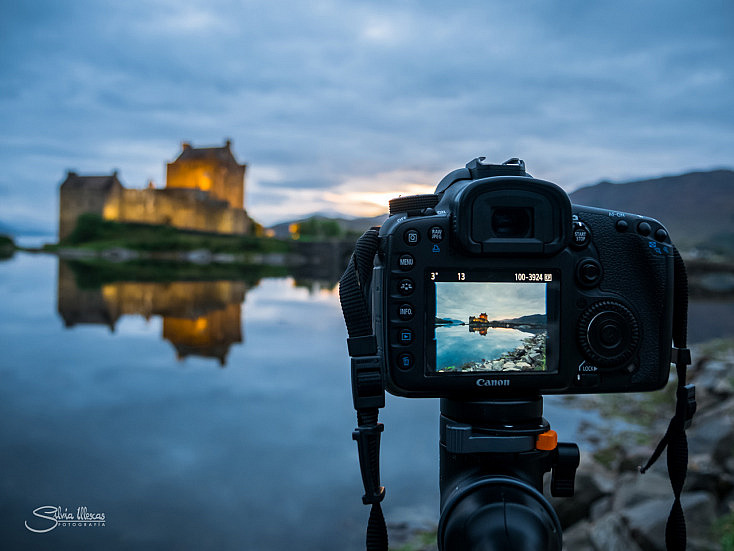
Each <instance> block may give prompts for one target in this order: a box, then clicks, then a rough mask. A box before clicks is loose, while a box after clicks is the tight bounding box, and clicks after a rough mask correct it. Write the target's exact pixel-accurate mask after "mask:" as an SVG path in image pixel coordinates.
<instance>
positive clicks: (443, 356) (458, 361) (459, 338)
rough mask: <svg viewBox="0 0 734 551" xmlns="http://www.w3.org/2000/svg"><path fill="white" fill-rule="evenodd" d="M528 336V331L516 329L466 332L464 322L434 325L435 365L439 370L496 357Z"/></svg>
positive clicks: (494, 328)
mask: <svg viewBox="0 0 734 551" xmlns="http://www.w3.org/2000/svg"><path fill="white" fill-rule="evenodd" d="M532 336H533V335H532V333H525V332H524V331H518V330H517V329H505V328H496V327H488V328H485V330H484V331H482V332H479V331H470V330H469V326H468V325H444V326H437V327H436V364H437V366H436V368H437V369H438V370H442V369H445V368H446V367H449V366H454V367H461V366H462V365H464V364H466V363H469V362H479V361H483V360H484V359H487V360H496V359H497V358H499V357H500V356H502V354H504V353H505V352H510V351H512V350H514V349H515V348H516V347H517V346H519V345H520V344H522V342H523V341H524V340H525V339H527V338H528V337H532Z"/></svg>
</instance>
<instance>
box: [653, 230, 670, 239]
mask: <svg viewBox="0 0 734 551" xmlns="http://www.w3.org/2000/svg"><path fill="white" fill-rule="evenodd" d="M667 238H668V232H666V231H665V230H664V229H663V228H660V229H659V230H658V231H656V232H655V239H657V240H658V241H665V240H666V239H667Z"/></svg>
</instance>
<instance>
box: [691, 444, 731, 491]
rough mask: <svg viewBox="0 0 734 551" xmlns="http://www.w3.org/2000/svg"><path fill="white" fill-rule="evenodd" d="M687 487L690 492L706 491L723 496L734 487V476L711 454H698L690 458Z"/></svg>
mask: <svg viewBox="0 0 734 551" xmlns="http://www.w3.org/2000/svg"><path fill="white" fill-rule="evenodd" d="M685 489H686V491H688V492H694V491H705V492H710V493H712V494H715V495H716V496H718V497H723V496H725V495H727V494H728V493H729V492H731V491H732V490H733V489H734V477H732V475H731V474H729V473H727V472H725V471H724V467H723V466H722V465H720V464H718V463H717V462H716V461H714V460H713V458H712V457H711V456H710V455H709V454H706V453H701V454H696V455H692V456H691V457H689V459H688V475H687V476H686V485H685Z"/></svg>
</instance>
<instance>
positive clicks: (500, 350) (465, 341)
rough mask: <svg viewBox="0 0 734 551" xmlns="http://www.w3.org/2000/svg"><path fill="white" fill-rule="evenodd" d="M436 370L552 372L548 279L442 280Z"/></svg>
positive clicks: (438, 294) (439, 284) (438, 289)
mask: <svg viewBox="0 0 734 551" xmlns="http://www.w3.org/2000/svg"><path fill="white" fill-rule="evenodd" d="M435 335H436V371H437V372H441V373H467V372H478V371H479V372H487V371H489V372H492V371H494V372H500V371H501V372H538V371H546V370H547V367H546V340H547V337H548V319H547V309H546V284H545V283H514V282H484V281H483V282H461V283H458V282H447V281H437V282H436V319H435Z"/></svg>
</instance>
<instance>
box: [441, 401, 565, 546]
mask: <svg viewBox="0 0 734 551" xmlns="http://www.w3.org/2000/svg"><path fill="white" fill-rule="evenodd" d="M542 414H543V398H542V397H541V396H533V397H528V398H521V399H512V398H510V399H497V400H491V401H486V402H460V401H456V400H449V399H446V398H444V399H441V441H440V461H441V466H440V478H439V484H440V490H441V519H440V522H439V525H438V547H439V549H440V550H442V551H453V550H457V549H461V550H466V551H500V550H503V551H537V550H538V549H543V550H548V551H561V547H562V531H561V523H560V521H559V519H558V515H557V514H556V512H555V511H554V509H553V507H552V506H551V504H550V503H549V502H548V500H547V499H546V498H545V496H543V494H542V489H543V475H544V474H545V473H547V472H548V471H551V470H552V472H553V474H552V479H551V493H552V495H553V496H556V497H570V496H572V495H573V491H574V478H575V475H576V467H578V464H579V450H578V446H577V445H576V444H569V443H563V444H558V443H557V439H556V435H555V433H554V432H553V431H551V430H550V424H549V423H548V421H546V420H545V419H543V417H542Z"/></svg>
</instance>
